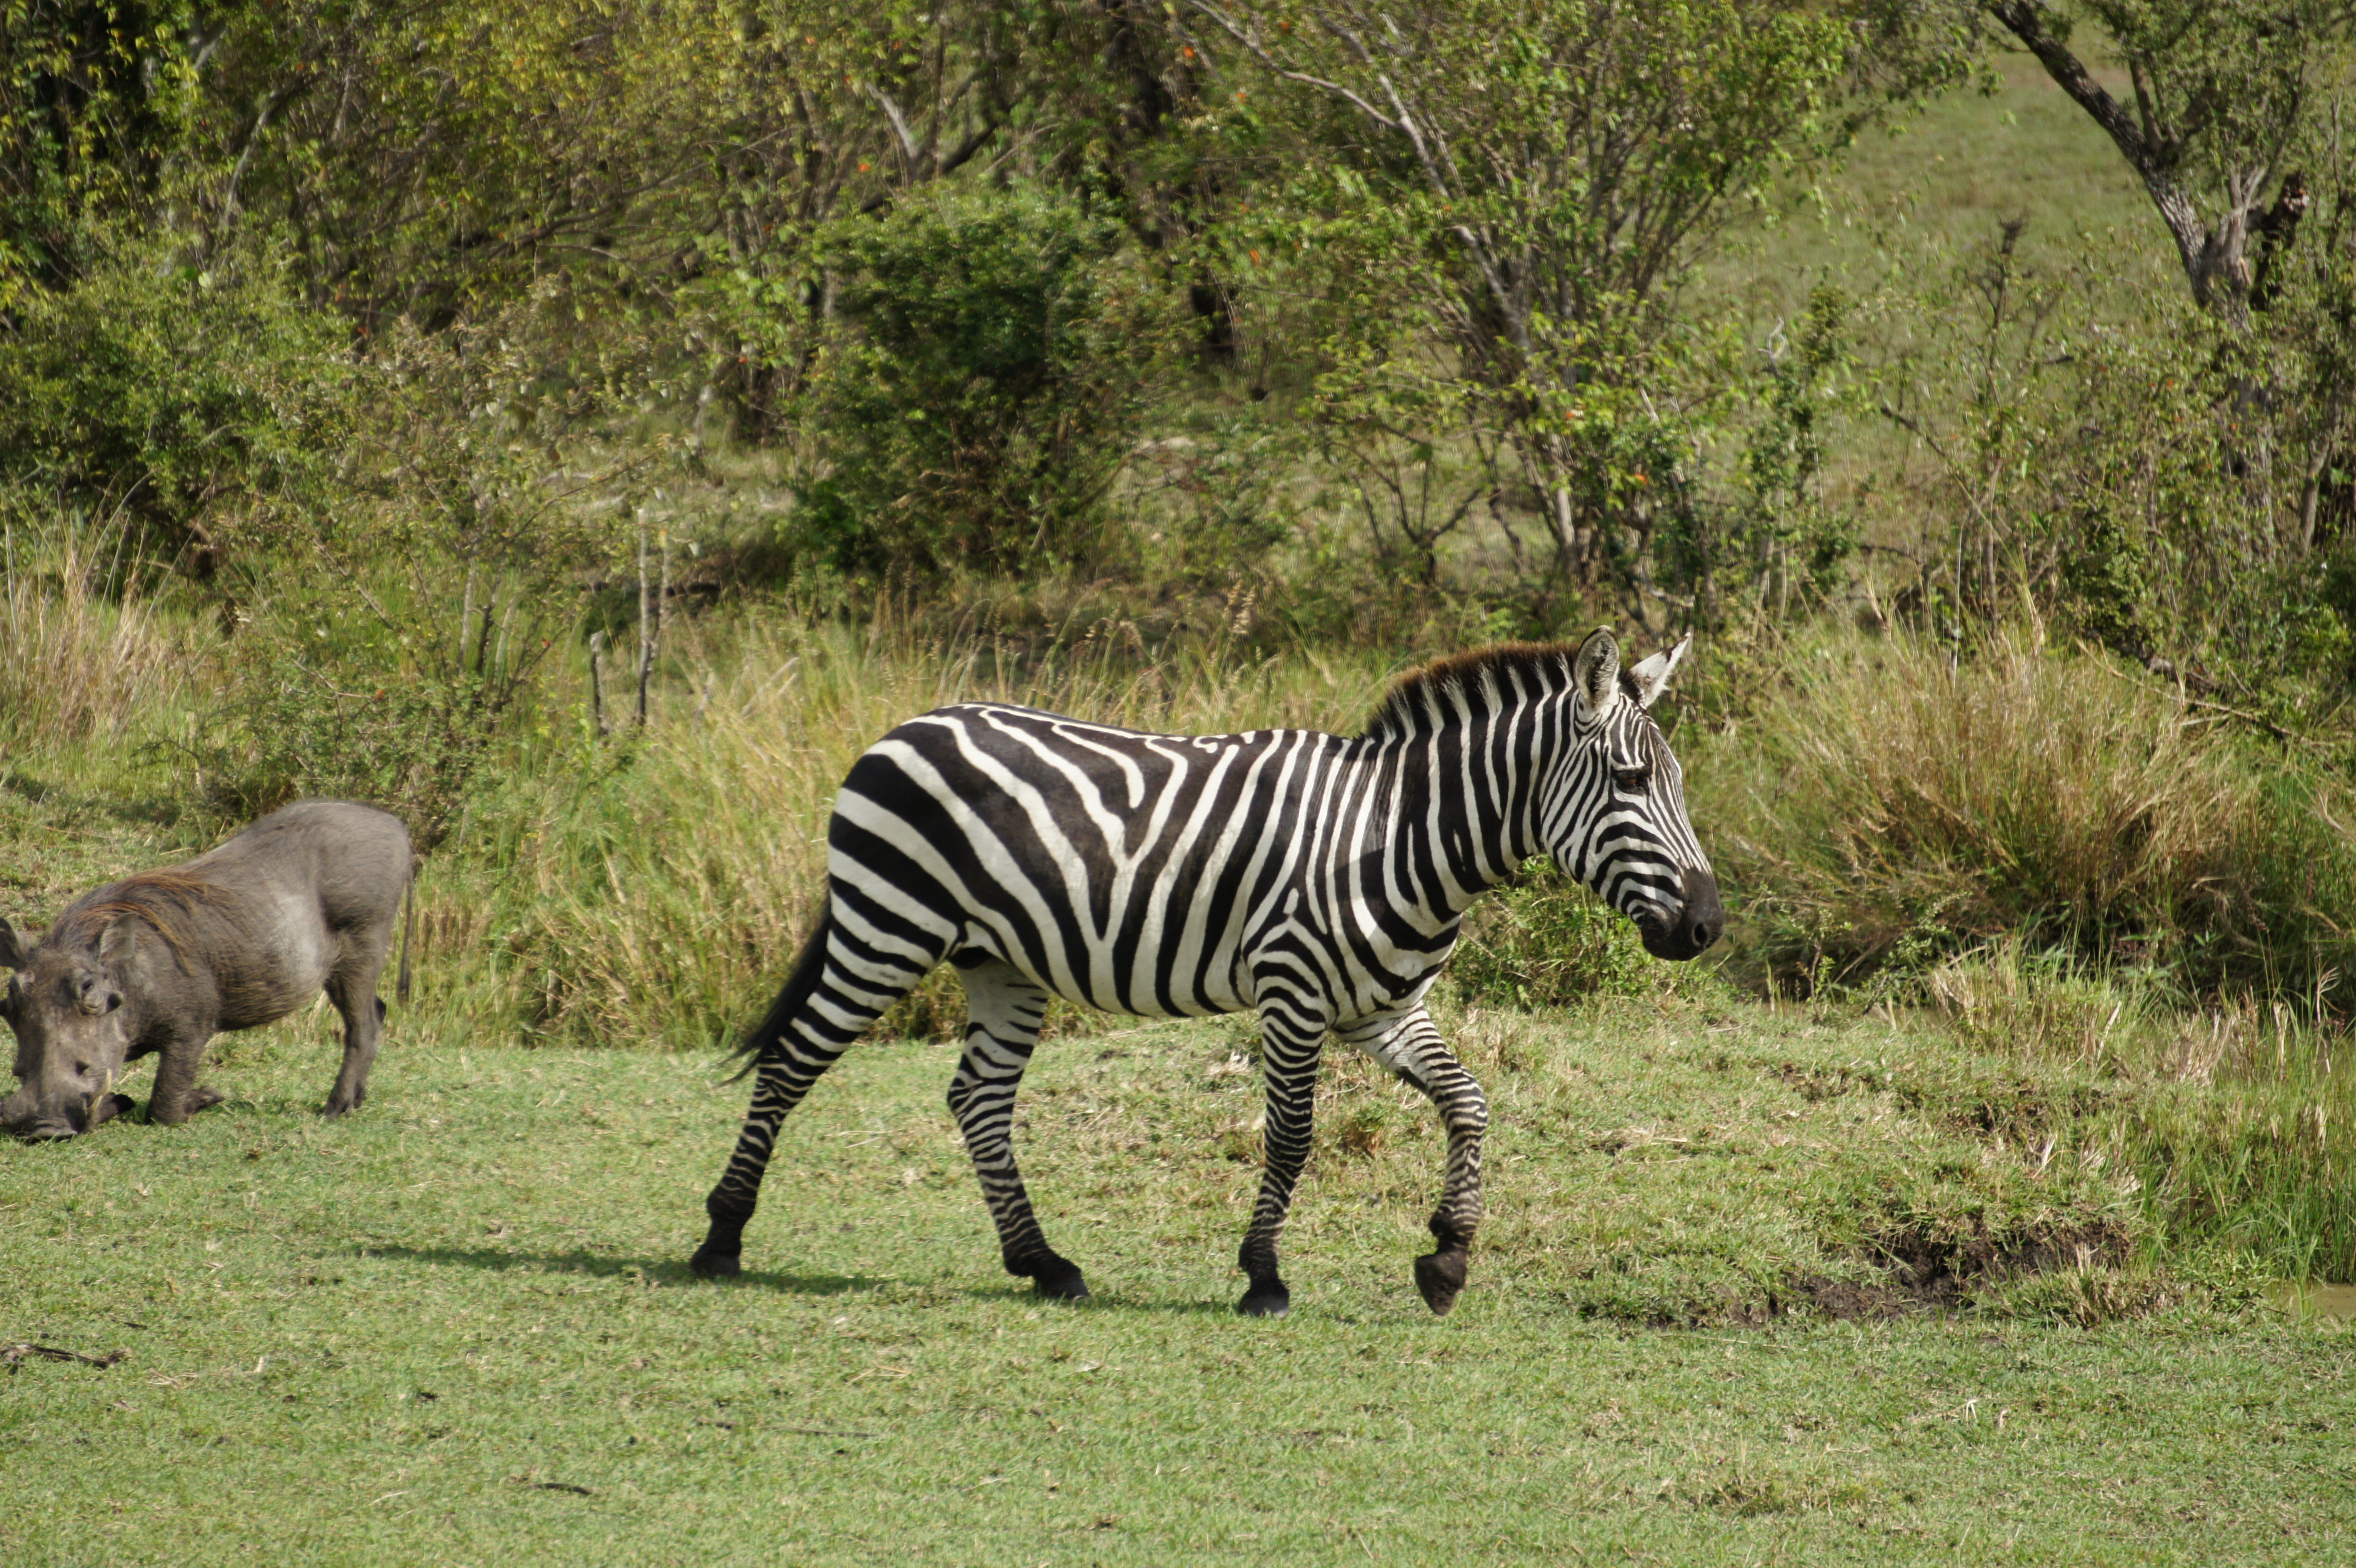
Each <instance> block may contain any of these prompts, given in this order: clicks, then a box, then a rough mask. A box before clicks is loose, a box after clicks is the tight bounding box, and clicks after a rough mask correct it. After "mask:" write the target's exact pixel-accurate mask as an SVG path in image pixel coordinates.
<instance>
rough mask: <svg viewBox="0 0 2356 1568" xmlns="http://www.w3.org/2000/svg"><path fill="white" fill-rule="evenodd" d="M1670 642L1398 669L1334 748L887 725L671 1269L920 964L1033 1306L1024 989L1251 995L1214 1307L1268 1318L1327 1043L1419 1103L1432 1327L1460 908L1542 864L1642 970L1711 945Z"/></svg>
mask: <svg viewBox="0 0 2356 1568" xmlns="http://www.w3.org/2000/svg"><path fill="white" fill-rule="evenodd" d="M1691 641H1692V639H1691V637H1690V636H1688V637H1687V639H1685V640H1683V641H1681V642H1679V643H1678V644H1677V645H1676V648H1675V649H1674V650H1670V651H1668V652H1666V653H1655V654H1654V655H1652V656H1651V657H1650V658H1648V659H1645V660H1643V661H1642V662H1640V663H1638V664H1636V665H1635V666H1633V668H1630V669H1625V670H1623V669H1622V667H1621V655H1620V645H1619V642H1618V640H1617V639H1615V638H1614V637H1613V636H1612V633H1611V632H1610V631H1609V630H1608V629H1602V630H1597V631H1595V632H1592V633H1590V634H1589V635H1588V637H1587V638H1586V639H1584V640H1582V641H1581V642H1580V643H1579V644H1578V645H1577V647H1576V648H1573V647H1571V646H1569V645H1568V644H1562V643H1545V644H1534V643H1509V644H1505V645H1501V646H1497V647H1493V648H1486V649H1481V650H1474V651H1472V652H1467V653H1462V654H1458V655H1455V656H1453V657H1451V658H1447V659H1443V660H1439V661H1438V662H1435V663H1433V664H1430V665H1429V666H1427V667H1425V668H1423V669H1420V670H1418V671H1410V672H1409V673H1408V674H1406V675H1404V676H1401V677H1400V678H1399V679H1398V681H1397V682H1395V683H1394V684H1393V685H1392V687H1391V688H1390V690H1389V692H1388V693H1387V694H1386V695H1385V696H1384V698H1383V699H1382V701H1381V703H1380V704H1379V706H1378V707H1377V709H1376V713H1375V714H1374V717H1373V719H1372V720H1371V722H1369V724H1368V725H1366V728H1365V733H1363V734H1361V735H1359V736H1335V735H1327V734H1323V733H1321V732H1318V731H1314V730H1253V731H1250V732H1248V733H1245V734H1241V735H1212V736H1180V735H1152V734H1143V733H1140V732H1137V731H1133V730H1126V729H1118V728H1114V727H1111V726H1109V725H1099V724H1090V723H1085V722H1083V721H1080V720H1077V719H1071V718H1066V717H1063V716H1061V715H1058V714H1048V713H1043V712H1041V711H1039V710H1037V709H1033V708H1025V707H1017V706H1012V705H1010V704H1004V703H963V704H959V705H957V706H953V707H946V708H941V709H938V710H936V711H935V712H932V713H929V714H924V715H923V716H921V717H919V718H916V719H912V720H910V721H908V722H907V723H905V724H904V725H900V726H899V727H897V728H896V729H894V730H893V731H892V732H891V733H890V734H888V735H886V736H884V737H883V739H882V740H880V741H878V742H876V743H875V745H874V746H872V747H871V748H870V749H869V750H868V751H867V752H866V753H865V754H864V755H863V756H862V757H860V758H859V760H858V762H857V763H855V764H854V765H853V766H852V768H851V772H850V775H849V776H848V777H847V778H846V779H844V781H843V784H842V789H841V793H840V794H839V795H838V797H837V799H836V801H835V807H834V814H833V818H832V821H831V822H830V825H829V828H828V832H827V866H828V878H827V898H826V904H825V908H824V912H823V914H822V916H821V917H820V918H819V920H818V922H817V926H816V929H814V930H813V931H812V933H811V935H810V936H809V940H808V941H807V943H806V944H805V945H804V947H803V948H802V950H801V955H800V957H799V959H798V961H797V962H796V964H795V966H794V969H793V971H792V973H791V975H790V977H789V978H788V979H787V981H786V983H785V986H784V988H783V989H782V990H780V991H779V992H778V993H777V995H776V1000H775V1001H774V1002H773V1003H772V1004H771V1005H770V1007H769V1010H768V1012H767V1014H766V1016H764V1017H763V1018H762V1019H761V1021H760V1022H759V1023H758V1024H757V1025H755V1026H754V1028H753V1029H752V1031H751V1032H750V1034H749V1035H748V1036H746V1037H745V1040H744V1045H743V1047H741V1053H740V1054H741V1056H742V1057H743V1058H746V1059H747V1060H748V1065H747V1067H746V1068H745V1072H746V1073H750V1074H753V1075H754V1076H755V1085H754V1090H753V1101H752V1107H751V1110H750V1112H748V1113H747V1115H746V1117H745V1120H744V1130H743V1132H742V1133H741V1134H740V1136H739V1137H738V1139H737V1142H736V1146H735V1151H734V1155H732V1157H731V1158H730V1160H729V1162H728V1166H727V1169H726V1172H725V1174H723V1176H722V1177H721V1179H720V1182H719V1185H718V1186H717V1187H713V1188H712V1194H711V1196H710V1197H709V1198H708V1199H707V1200H706V1202H705V1205H704V1208H705V1212H706V1214H707V1215H708V1216H709V1217H710V1219H711V1229H710V1230H709V1232H708V1233H707V1234H706V1236H705V1239H704V1241H703V1244H702V1245H701V1247H700V1248H699V1249H698V1250H697V1251H696V1252H695V1254H694V1257H693V1258H692V1259H691V1264H690V1266H691V1268H692V1269H693V1270H694V1272H695V1273H698V1274H699V1275H701V1276H704V1277H706V1278H712V1277H717V1276H725V1275H731V1274H734V1273H738V1272H739V1270H740V1269H741V1267H742V1264H741V1255H742V1251H743V1240H744V1226H745V1223H746V1221H748V1220H749V1219H751V1218H752V1215H753V1211H754V1206H755V1201H756V1199H757V1197H758V1195H759V1189H760V1185H761V1177H762V1173H763V1171H764V1170H765V1168H766V1165H767V1164H768V1160H769V1155H770V1151H771V1149H772V1148H773V1147H774V1146H775V1144H776V1136H777V1128H778V1124H779V1123H780V1122H781V1121H782V1120H783V1119H784V1117H785V1115H786V1113H787V1112H788V1111H790V1110H792V1109H793V1108H794V1107H795V1106H796V1105H797V1104H798V1103H799V1102H800V1101H801V1100H802V1097H803V1096H804V1095H806V1094H807V1093H809V1089H810V1086H811V1085H812V1084H813V1083H814V1082H816V1081H817V1079H818V1078H819V1075H820V1074H821V1073H823V1072H825V1071H826V1069H828V1068H829V1067H830V1066H832V1065H833V1064H834V1062H835V1060H836V1059H837V1058H839V1057H841V1054H842V1053H843V1051H844V1050H846V1049H847V1048H848V1047H850V1046H851V1044H852V1043H853V1042H854V1041H855V1040H857V1039H858V1038H859V1036H861V1034H862V1032H863V1031H864V1030H865V1029H866V1028H867V1026H869V1025H871V1024H873V1022H874V1021H875V1019H876V1018H877V1017H878V1016H880V1015H882V1014H883V1012H884V1010H885V1009H886V1008H888V1007H890V1006H891V1005H892V1004H894V1002H896V1001H898V1000H899V999H900V998H901V997H903V996H905V995H906V994H907V993H908V992H909V990H910V989H911V988H913V987H914V986H915V985H916V983H917V982H918V981H919V980H920V979H921V978H922V977H923V976H924V975H925V973H926V972H927V971H929V970H931V969H932V968H933V967H934V966H935V965H937V964H938V963H939V962H940V961H942V960H943V959H947V960H948V961H950V962H952V963H954V964H955V965H956V966H957V968H958V976H959V979H960V980H961V981H962V983H963V984H964V988H965V995H966V1005H967V1009H968V1014H969V1022H968V1026H967V1032H966V1040H965V1048H964V1051H963V1053H962V1055H961V1056H960V1058H959V1059H958V1067H957V1070H956V1073H955V1075H954V1076H953V1077H952V1079H951V1080H950V1083H949V1089H948V1104H949V1110H950V1112H951V1113H952V1114H953V1115H954V1116H955V1118H956V1120H957V1124H958V1129H959V1131H960V1132H962V1133H963V1134H964V1138H965V1144H966V1148H967V1150H968V1151H969V1154H970V1155H972V1158H973V1163H974V1167H975V1170H976V1171H977V1173H978V1174H979V1175H980V1178H981V1190H982V1196H983V1198H984V1200H985V1201H986V1202H987V1204H988V1206H989V1209H990V1213H991V1219H993V1220H994V1221H995V1222H996V1225H997V1230H998V1237H999V1243H1000V1249H1001V1257H1002V1260H1003V1262H1004V1263H1005V1266H1006V1270H1007V1272H1008V1273H1011V1274H1013V1275H1015V1276H1017V1277H1019V1278H1028V1279H1030V1280H1031V1281H1033V1288H1034V1289H1035V1290H1036V1292H1037V1293H1038V1294H1041V1295H1044V1296H1048V1297H1056V1298H1063V1299H1066V1300H1076V1299H1079V1298H1082V1297H1085V1296H1086V1295H1087V1294H1088V1289H1087V1283H1086V1281H1085V1279H1084V1277H1083V1276H1082V1274H1081V1272H1080V1269H1079V1267H1078V1265H1076V1264H1075V1263H1073V1262H1071V1261H1070V1260H1068V1259H1066V1258H1065V1257H1063V1256H1062V1255H1060V1254H1059V1253H1057V1252H1056V1251H1055V1250H1054V1249H1053V1248H1051V1247H1050V1246H1048V1244H1047V1240H1046V1237H1045V1235H1044V1232H1043V1231H1042V1230H1041V1229H1040V1225H1039V1219H1038V1216H1037V1215H1036V1214H1035V1213H1034V1212H1033V1209H1032V1206H1031V1200H1030V1197H1029V1195H1028V1194H1027V1192H1026V1191H1025V1189H1024V1187H1023V1176H1022V1173H1021V1172H1020V1171H1019V1170H1018V1169H1017V1168H1016V1166H1015V1161H1014V1153H1013V1145H1012V1137H1011V1130H1012V1121H1013V1107H1014V1094H1015V1089H1016V1086H1017V1085H1018V1084H1019V1083H1020V1082H1021V1081H1022V1079H1023V1069H1024V1068H1025V1067H1027V1066H1028V1065H1029V1064H1030V1060H1031V1054H1032V1049H1033V1047H1034V1046H1035V1045H1036V1044H1037V1043H1038V1038H1039V1029H1040V1025H1041V1023H1042V1022H1043V1020H1044V1016H1045V1013H1046V1007H1047V1000H1048V998H1049V997H1050V996H1051V995H1055V996H1062V997H1065V998H1066V999H1067V1000H1069V1001H1072V1002H1075V1003H1079V1004H1084V1005H1087V1006H1090V1007H1096V1008H1102V1009H1104V1010H1107V1011H1110V1012H1118V1013H1128V1014H1132V1015H1144V1016H1148V1017H1196V1016H1201V1015H1209V1014H1220V1013H1233V1012H1240V1011H1244V1010H1247V1009H1249V1010H1252V1011H1254V1012H1256V1013H1257V1014H1258V1024H1259V1030H1260V1038H1261V1060H1262V1065H1263V1069H1264V1073H1265V1077H1266V1088H1267V1095H1268V1112H1267V1122H1266V1132H1265V1136H1264V1143H1265V1150H1266V1154H1265V1160H1264V1165H1263V1171H1262V1176H1261V1182H1260V1188H1259V1196H1258V1201H1257V1202H1256V1204H1255V1205H1254V1207H1253V1209H1252V1215H1251V1219H1250V1222H1249V1224H1248V1228H1247V1229H1246V1231H1245V1234H1244V1239H1243V1244H1242V1247H1241V1249H1240V1250H1239V1251H1238V1253H1237V1262H1238V1263H1239V1265H1240V1267H1241V1268H1242V1271H1243V1273H1245V1274H1246V1276H1247V1277H1248V1281H1249V1283H1248V1288H1247V1289H1246V1291H1245V1293H1244V1295H1243V1298H1242V1299H1241V1301H1239V1302H1238V1303H1237V1311H1238V1312H1241V1313H1244V1314H1247V1315H1249V1316H1281V1315H1282V1314H1283V1313H1284V1312H1286V1311H1287V1310H1288V1309H1289V1307H1290V1302H1291V1295H1290V1291H1289V1290H1288V1289H1287V1288H1286V1286H1285V1283H1284V1281H1283V1279H1282V1277H1281V1276H1280V1273H1279V1272H1278V1266H1277V1240H1278V1236H1279V1234H1280V1231H1281V1230H1282V1228H1283V1225H1284V1219H1285V1214H1286V1210H1287V1209H1288V1208H1289V1207H1290V1203H1291V1199H1292V1194H1293V1187H1294V1185H1295V1183H1296V1182H1297V1181H1298V1180H1299V1178H1300V1176H1301V1169H1302V1165H1303V1164H1304V1162H1305V1161H1306V1159H1307V1156H1308V1154H1309V1146H1310V1122H1311V1111H1312V1094H1313V1090H1314V1087H1315V1080H1316V1076H1317V1069H1318V1062H1319V1057H1320V1054H1321V1052H1322V1050H1323V1044H1324V1041H1325V1038H1326V1036H1329V1035H1330V1036H1333V1038H1335V1039H1337V1040H1339V1041H1343V1042H1345V1043H1346V1044H1348V1045H1351V1046H1355V1047H1357V1048H1358V1049H1360V1050H1363V1051H1365V1052H1366V1053H1367V1054H1369V1055H1370V1056H1372V1057H1373V1058H1375V1059H1376V1061H1378V1062H1380V1063H1381V1064H1382V1065H1383V1066H1385V1067H1387V1068H1388V1069H1390V1070H1391V1071H1392V1072H1394V1073H1396V1074H1397V1075H1398V1077H1399V1078H1400V1079H1403V1080H1405V1081H1406V1082H1408V1083H1409V1084H1412V1085H1414V1086H1415V1087H1416V1088H1417V1089H1418V1090H1421V1091H1422V1092H1423V1093H1424V1094H1425V1095H1426V1096H1427V1097H1428V1098H1429V1099H1430V1101H1431V1102H1432V1104H1433V1105H1434V1106H1435V1107H1436V1108H1437V1110H1438V1111H1439V1113H1440V1121H1441V1122H1442V1124H1443V1125H1444V1127H1445V1128H1446V1131H1447V1135H1448V1155H1447V1167H1446V1176H1445V1179H1444V1182H1443V1187H1442V1194H1441V1197H1440V1206H1439V1208H1437V1209H1436V1210H1435V1211H1434V1212H1433V1214H1432V1216H1431V1219H1430V1231H1431V1235H1432V1238H1433V1240H1434V1243H1435V1246H1434V1250H1433V1251H1431V1252H1430V1253H1428V1254H1425V1255H1424V1256H1421V1257H1419V1258H1418V1259H1417V1260H1416V1261H1415V1283H1416V1285H1417V1288H1418V1290H1419V1293H1420V1294H1421V1295H1422V1297H1423V1300H1424V1303H1425V1305H1428V1306H1429V1307H1430V1309H1431V1311H1432V1312H1433V1313H1435V1314H1438V1315H1445V1314H1446V1313H1447V1312H1448V1311H1449V1309H1450V1308H1451V1306H1453V1305H1455V1302H1456V1298H1457V1295H1458V1294H1459V1292H1461V1291H1462V1288H1463V1285H1464V1279H1465V1261H1466V1251H1467V1249H1468V1248H1469V1246H1470V1245H1471V1243H1472V1237H1473V1232H1474V1230H1475V1229H1476V1228H1477V1227H1478V1226H1479V1224H1480V1221H1481V1213H1482V1202H1481V1139H1482V1133H1483V1131H1484V1130H1485V1129H1486V1127H1487V1125H1488V1119H1489V1111H1488V1102H1487V1101H1486V1100H1485V1098H1484V1097H1483V1094H1482V1091H1481V1087H1480V1085H1479V1084H1477V1083H1475V1082H1474V1081H1473V1080H1472V1075H1471V1074H1469V1073H1468V1072H1466V1071H1465V1069H1464V1068H1463V1066H1462V1063H1460V1062H1459V1061H1458V1060H1457V1059H1456V1058H1455V1056H1454V1055H1453V1054H1451V1052H1450V1050H1449V1048H1448V1047H1447V1045H1446V1044H1445V1043H1444V1042H1443V1041H1442V1040H1441V1038H1440V1032H1439V1030H1438V1029H1437V1028H1435V1027H1434V1026H1433V1025H1432V1021H1431V1018H1430V1015H1429V1014H1427V1013H1426V1011H1425V1009H1424V998H1425V994H1426V993H1428V992H1429V991H1430V988H1431V984H1432V982H1433V981H1434V980H1435V979H1436V978H1437V976H1438V975H1439V972H1440V965H1441V964H1442V963H1443V962H1445V961H1446V960H1447V958H1448V955H1449V952H1450V951H1451V950H1452V949H1453V948H1454V946H1455V944H1456V938H1457V932H1458V929H1459V926H1460V924H1461V922H1462V918H1463V915H1464V911H1465V908H1466V907H1467V906H1468V905H1469V904H1470V903H1471V902H1472V899H1473V898H1474V897H1477V896H1478V895H1479V894H1480V893H1481V892H1483V890H1484V889H1487V888H1490V887H1494V886H1496V885H1497V884H1498V883H1500V882H1502V881H1504V880H1505V878H1506V877H1507V876H1509V875H1512V874H1513V873H1514V871H1515V869H1516V868H1517V867H1519V866H1520V865H1521V864H1522V863H1523V862H1524V861H1525V860H1526V859H1528V858H1530V857H1531V856H1534V855H1537V854H1548V855H1551V856H1552V857H1553V858H1554V860H1555V862H1556V864H1557V865H1560V866H1562V867H1563V868H1564V869H1565V870H1567V871H1569V873H1571V874H1572V875H1576V876H1578V877H1579V878H1580V879H1581V880H1582V881H1584V882H1585V883H1586V884H1587V885H1588V886H1590V887H1591V888H1593V889H1594V890H1595V891H1596V892H1597V893H1598V894H1599V895H1601V897H1602V898H1603V899H1604V900H1605V901H1606V902H1608V903H1609V904H1611V905H1612V907H1613V908H1616V909H1618V910H1620V911H1621V912H1622V914H1625V915H1627V916H1628V917H1630V918H1632V919H1633V920H1634V922H1635V923H1636V926H1637V929H1638V930H1639V931H1640V932H1641V934H1642V937H1643V940H1644V946H1645V948H1646V950H1649V951H1651V952H1652V953H1654V954H1655V955H1656V956H1658V957H1661V958H1665V959H1689V958H1692V957H1694V956H1696V955H1697V954H1698V953H1700V952H1701V951H1702V950H1705V949H1707V948H1708V947H1709V946H1710V944H1711V943H1713V942H1715V941H1716V940H1718V937H1719V932H1720V930H1721V929H1722V928H1723V925H1724V921H1725V916H1724V912H1723V910H1722V909H1721V908H1720V907H1719V895H1718V884H1717V880H1716V878H1715V877H1714V876H1713V875H1712V874H1711V871H1710V866H1709V861H1708V857H1707V856H1706V855H1704V854H1703V853H1702V850H1701V846H1700V844H1699V843H1697V842H1696V840H1695V837H1694V832H1693V829H1692V826H1691V825H1690V823H1689V822H1687V817H1686V809H1685V789H1684V780H1683V775H1682V773H1681V771H1680V769H1679V768H1678V766H1677V760H1676V757H1675V756H1674V755H1673V754H1672V753H1671V752H1670V750H1669V746H1668V743H1667V741H1666V740H1665V737H1664V736H1662V734H1661V731H1660V729H1659V727H1658V726H1657V725H1655V723H1654V721H1653V717H1652V714H1651V713H1650V709H1651V708H1652V706H1653V703H1654V702H1655V699H1657V698H1658V697H1659V695H1660V694H1661V693H1662V691H1663V690H1664V689H1665V687H1666V686H1667V684H1668V682H1669V678H1670V676H1671V675H1672V674H1673V673H1674V672H1675V671H1676V666H1677V664H1678V661H1679V660H1682V659H1683V658H1684V656H1685V652H1686V650H1687V647H1688V646H1689V645H1690V644H1691ZM739 1076H740V1077H741V1076H743V1075H741V1074H740V1075H739Z"/></svg>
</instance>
